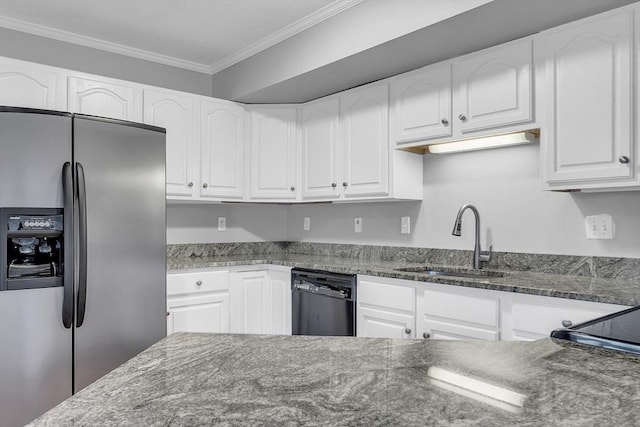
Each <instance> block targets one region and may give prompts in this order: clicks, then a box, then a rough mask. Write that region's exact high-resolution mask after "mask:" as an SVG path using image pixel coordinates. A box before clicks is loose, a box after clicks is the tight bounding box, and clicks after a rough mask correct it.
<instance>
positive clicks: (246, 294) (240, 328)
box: [231, 268, 291, 335]
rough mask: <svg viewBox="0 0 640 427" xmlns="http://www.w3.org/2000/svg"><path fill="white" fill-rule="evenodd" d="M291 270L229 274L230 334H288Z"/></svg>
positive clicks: (261, 270)
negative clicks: (230, 301)
mask: <svg viewBox="0 0 640 427" xmlns="http://www.w3.org/2000/svg"><path fill="white" fill-rule="evenodd" d="M290 270H291V269H289V268H285V269H273V270H272V269H259V270H249V271H237V272H232V273H231V300H232V313H233V314H232V317H231V331H232V332H234V333H241V334H279V335H288V334H291V272H290Z"/></svg>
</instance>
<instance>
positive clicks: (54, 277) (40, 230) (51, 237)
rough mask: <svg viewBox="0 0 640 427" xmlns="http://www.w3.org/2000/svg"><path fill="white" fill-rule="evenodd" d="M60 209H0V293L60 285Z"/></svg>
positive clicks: (61, 262) (61, 211)
mask: <svg viewBox="0 0 640 427" xmlns="http://www.w3.org/2000/svg"><path fill="white" fill-rule="evenodd" d="M63 219H64V217H63V210H62V209H55V208H31V209H28V208H0V220H1V221H2V223H1V224H2V227H1V229H0V259H1V260H2V266H1V270H0V273H1V275H0V290H16V289H31V288H46V287H52V286H62V283H63V281H62V278H63V267H64V265H63V255H64V239H63V237H64V236H63V233H64V229H63V222H64V221H63Z"/></svg>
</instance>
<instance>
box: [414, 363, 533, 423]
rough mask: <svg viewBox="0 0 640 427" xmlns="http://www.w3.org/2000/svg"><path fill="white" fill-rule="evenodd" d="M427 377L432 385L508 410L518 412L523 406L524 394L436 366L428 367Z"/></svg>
mask: <svg viewBox="0 0 640 427" xmlns="http://www.w3.org/2000/svg"><path fill="white" fill-rule="evenodd" d="M427 377H428V379H429V380H430V381H431V383H432V384H433V385H436V386H438V387H441V388H443V389H446V390H449V391H453V392H455V393H458V394H460V395H463V396H466V397H470V398H472V399H474V400H478V401H480V402H484V403H487V404H489V405H492V406H495V407H497V408H501V409H504V410H506V411H509V412H519V411H520V410H521V408H522V407H523V406H524V401H525V397H526V396H525V395H523V394H520V393H517V392H515V391H512V390H509V389H506V388H503V387H498V386H495V385H492V384H488V383H486V382H484V381H480V380H476V379H473V378H469V377H467V376H464V375H460V374H456V373H455V372H451V371H449V370H446V369H443V368H439V367H437V366H431V367H430V368H429V370H428V371H427Z"/></svg>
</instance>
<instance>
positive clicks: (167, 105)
mask: <svg viewBox="0 0 640 427" xmlns="http://www.w3.org/2000/svg"><path fill="white" fill-rule="evenodd" d="M194 117H195V106H194V98H192V97H189V96H186V95H185V96H183V95H178V94H176V93H173V92H168V91H166V92H165V91H159V90H152V89H148V90H147V89H145V91H144V122H145V123H148V124H151V125H155V126H160V127H163V128H166V130H167V171H166V174H167V195H170V196H194V182H195V179H196V177H195V171H194V168H195V165H196V162H195V155H196V149H195V148H196V141H195V140H194Z"/></svg>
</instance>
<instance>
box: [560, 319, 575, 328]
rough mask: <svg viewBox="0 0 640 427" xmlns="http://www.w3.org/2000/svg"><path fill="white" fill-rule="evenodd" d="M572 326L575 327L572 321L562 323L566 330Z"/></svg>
mask: <svg viewBox="0 0 640 427" xmlns="http://www.w3.org/2000/svg"><path fill="white" fill-rule="evenodd" d="M571 325H573V322H572V321H571V320H563V321H562V326H564V327H565V328H570V327H571Z"/></svg>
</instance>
